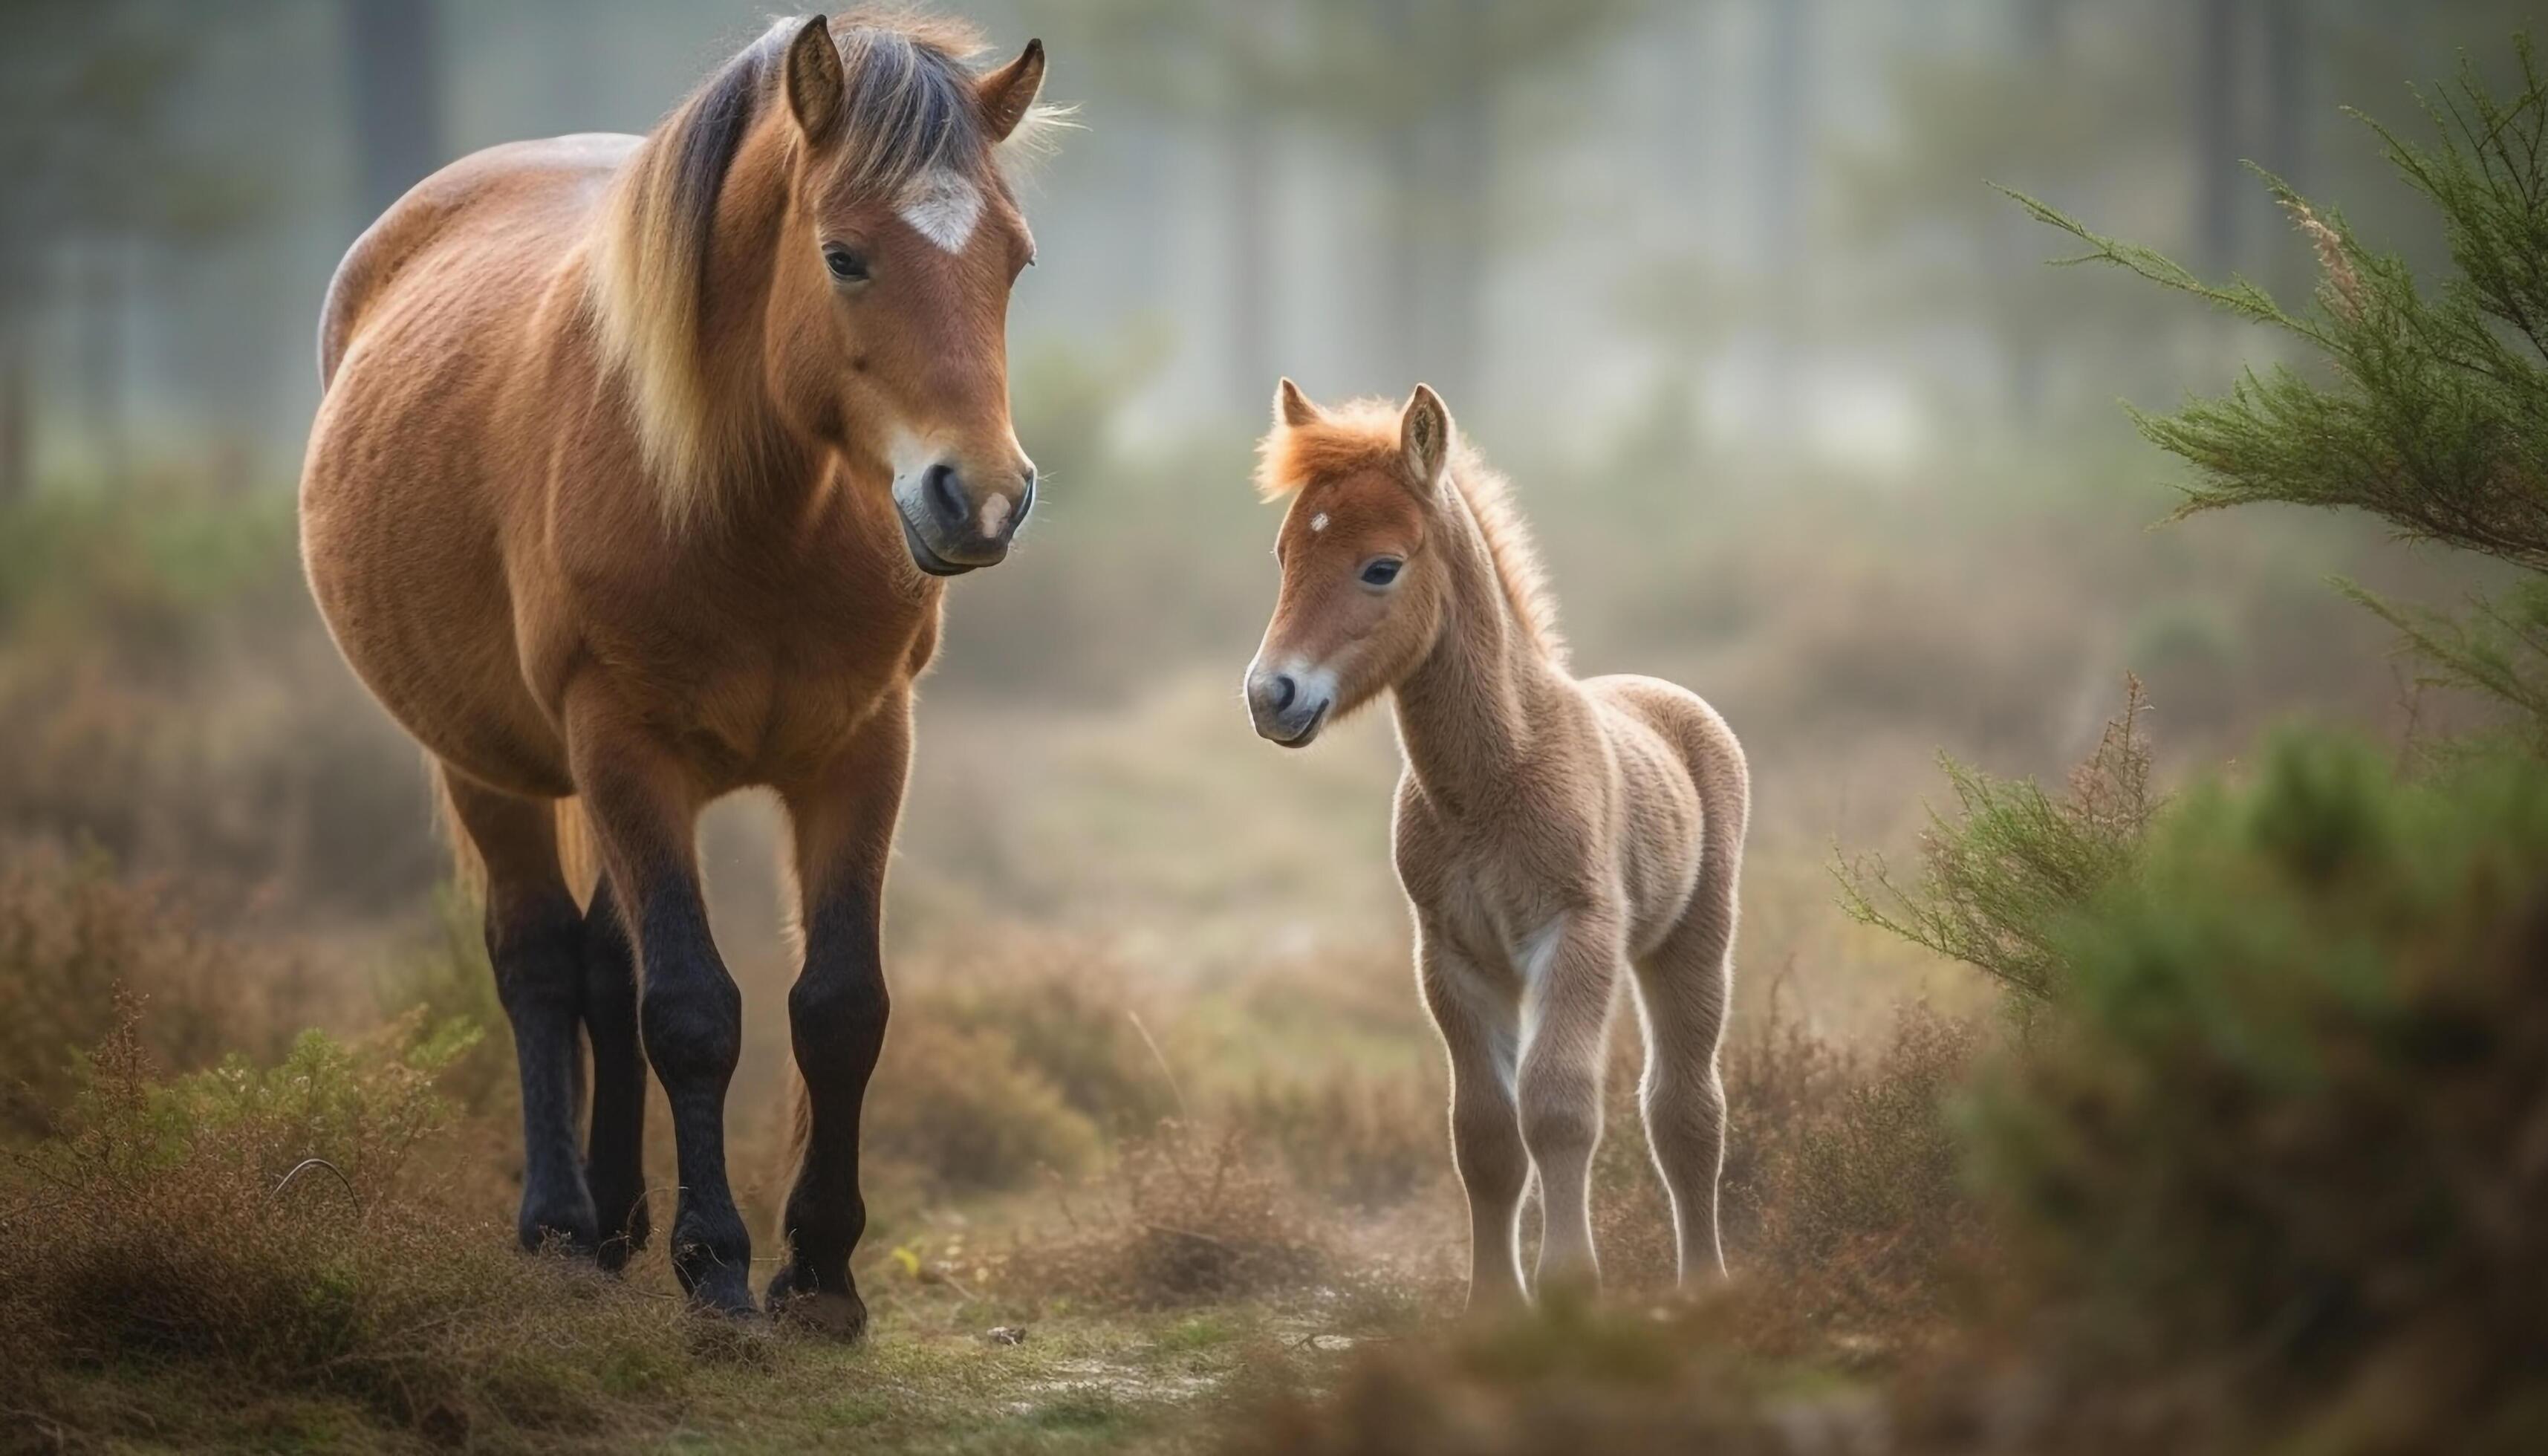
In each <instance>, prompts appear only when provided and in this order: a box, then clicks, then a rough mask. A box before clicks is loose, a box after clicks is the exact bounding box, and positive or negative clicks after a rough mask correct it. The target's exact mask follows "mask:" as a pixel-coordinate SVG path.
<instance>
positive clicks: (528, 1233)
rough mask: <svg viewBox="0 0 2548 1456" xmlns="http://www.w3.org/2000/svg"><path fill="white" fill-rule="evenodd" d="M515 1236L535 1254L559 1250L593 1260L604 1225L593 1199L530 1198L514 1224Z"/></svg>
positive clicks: (525, 1199)
mask: <svg viewBox="0 0 2548 1456" xmlns="http://www.w3.org/2000/svg"><path fill="white" fill-rule="evenodd" d="M513 1235H514V1236H515V1237H516V1238H519V1239H520V1240H521V1242H522V1247H523V1248H524V1249H526V1250H528V1251H529V1252H531V1253H539V1252H541V1251H542V1250H544V1249H559V1250H562V1251H564V1252H566V1253H571V1254H574V1255H576V1256H577V1257H579V1258H587V1259H589V1258H592V1255H593V1251H594V1250H595V1249H597V1248H598V1247H600V1245H601V1221H600V1220H599V1219H597V1218H595V1217H594V1216H593V1212H592V1199H591V1198H584V1199H575V1198H571V1197H570V1198H542V1199H537V1200H534V1199H532V1198H529V1197H527V1196H526V1197H524V1198H523V1200H522V1211H521V1214H520V1215H519V1216H518V1217H517V1218H515V1219H514V1221H513Z"/></svg>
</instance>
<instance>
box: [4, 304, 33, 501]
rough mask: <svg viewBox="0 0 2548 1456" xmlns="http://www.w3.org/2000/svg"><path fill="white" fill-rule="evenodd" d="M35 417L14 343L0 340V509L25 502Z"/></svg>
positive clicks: (22, 364) (9, 340)
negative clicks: (29, 403)
mask: <svg viewBox="0 0 2548 1456" xmlns="http://www.w3.org/2000/svg"><path fill="white" fill-rule="evenodd" d="M34 424H35V414H34V411H33V410H32V409H29V408H28V403H27V369H26V365H25V364H24V363H23V362H22V361H21V360H20V359H19V358H18V346H17V341H16V340H15V339H14V338H9V337H5V336H0V509H5V508H7V507H8V506H10V505H12V504H14V503H16V502H17V501H20V500H25V499H27V493H28V491H29V489H30V487H31V486H32V484H33V482H32V481H31V480H30V479H29V478H30V477H31V476H32V475H33V474H34V457H35V439H34V434H35V430H34Z"/></svg>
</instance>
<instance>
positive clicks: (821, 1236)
mask: <svg viewBox="0 0 2548 1456" xmlns="http://www.w3.org/2000/svg"><path fill="white" fill-rule="evenodd" d="M887 1012H888V1001H887V997H886V993H885V984H884V967H883V965H882V963H881V961H880V959H879V957H878V950H877V927H876V908H875V903H874V899H873V897H872V894H871V893H869V892H867V891H866V890H865V889H864V888H854V889H844V890H843V891H841V892H839V893H836V894H833V895H830V896H827V897H826V898H825V900H824V901H823V902H822V903H821V904H820V905H819V906H818V907H817V909H816V912H815V914H814V916H813V918H812V923H811V924H810V925H809V926H808V928H807V935H806V957H805V969H804V972H803V973H802V974H801V975H800V976H799V977H798V978H797V981H796V984H795V986H794V988H793V989H791V990H790V991H789V992H788V995H787V1014H788V1023H789V1029H790V1034H791V1037H792V1039H793V1041H794V1043H795V1049H796V1065H797V1067H798V1069H799V1070H800V1071H801V1072H802V1074H803V1076H804V1081H805V1087H804V1098H805V1101H804V1105H803V1107H802V1109H801V1110H800V1115H801V1116H802V1117H803V1119H804V1122H803V1125H802V1127H801V1129H800V1133H801V1136H802V1138H803V1161H802V1163H801V1164H800V1165H799V1167H798V1169H797V1174H796V1184H795V1187H794V1188H793V1190H791V1191H790V1192H789V1194H788V1196H787V1211H786V1223H785V1229H786V1238H787V1261H786V1263H785V1264H784V1265H783V1266H782V1267H781V1268H780V1269H779V1271H778V1274H777V1276H776V1277H775V1278H774V1279H773V1280H772V1281H771V1285H770V1307H771V1310H772V1312H773V1313H780V1312H782V1311H783V1312H785V1313H788V1314H790V1315H793V1316H796V1317H798V1318H802V1319H807V1320H809V1321H811V1322H813V1323H815V1324H817V1325H819V1326H821V1327H823V1328H826V1329H829V1330H832V1331H833V1332H836V1333H840V1334H846V1335H851V1336H856V1335H858V1334H859V1333H861V1332H862V1331H863V1330H864V1329H865V1325H866V1307H865V1303H864V1302H862V1301H861V1300H860V1298H859V1292H858V1286H857V1284H856V1282H855V1281H853V1280H852V1278H851V1277H850V1254H851V1252H852V1251H853V1250H854V1249H856V1248H857V1247H858V1242H859V1239H860V1237H861V1236H862V1235H863V1234H865V1231H866V1202H865V1198H864V1197H863V1196H862V1195H861V1194H860V1192H859V1118H860V1110H861V1108H862V1106H863V1105H864V1103H865V1098H866V1088H867V1079H868V1077H869V1076H870V1075H871V1074H872V1073H873V1072H874V1070H875V1063H876V1057H877V1055H878V1053H879V1052H880V1051H881V1050H882V1049H883V1047H884V1029H885V1019H886V1016H887Z"/></svg>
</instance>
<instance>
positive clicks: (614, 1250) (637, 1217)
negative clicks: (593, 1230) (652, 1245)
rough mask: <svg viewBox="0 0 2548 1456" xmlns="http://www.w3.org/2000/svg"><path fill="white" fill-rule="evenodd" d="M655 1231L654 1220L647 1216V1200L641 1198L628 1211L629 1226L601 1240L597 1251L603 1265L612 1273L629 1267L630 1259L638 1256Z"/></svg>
mask: <svg viewBox="0 0 2548 1456" xmlns="http://www.w3.org/2000/svg"><path fill="white" fill-rule="evenodd" d="M654 1231H655V1230H654V1225H653V1222H652V1221H651V1220H649V1219H648V1218H647V1217H646V1201H645V1200H644V1199H643V1198H640V1199H639V1200H638V1201H637V1203H636V1206H635V1207H633V1208H631V1209H630V1210H629V1211H628V1225H627V1227H626V1228H625V1229H622V1230H620V1231H619V1232H617V1233H613V1234H612V1235H610V1236H609V1237H608V1238H605V1239H603V1240H601V1247H600V1249H599V1250H598V1253H597V1258H598V1261H599V1262H600V1264H601V1267H602V1268H603V1269H604V1270H606V1271H608V1272H610V1273H612V1274H616V1273H618V1272H619V1271H620V1270H622V1269H625V1268H627V1267H628V1261H629V1260H630V1259H633V1258H635V1257H637V1253H638V1250H640V1249H643V1248H644V1247H645V1246H646V1239H647V1236H648V1235H649V1234H651V1233H653V1232H654Z"/></svg>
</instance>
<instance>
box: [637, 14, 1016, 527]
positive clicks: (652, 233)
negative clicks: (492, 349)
mask: <svg viewBox="0 0 2548 1456" xmlns="http://www.w3.org/2000/svg"><path fill="white" fill-rule="evenodd" d="M802 25H803V22H802V21H801V20H782V21H779V22H777V23H776V24H774V25H773V26H772V27H771V28H770V29H769V30H768V31H766V32H764V33H763V34H762V35H761V37H760V38H759V39H758V40H756V41H754V42H753V43H752V44H751V45H750V46H745V47H744V48H743V49H742V50H741V51H739V52H738V53H736V54H735V55H734V57H733V58H731V59H730V60H728V61H727V62H726V63H725V64H724V65H722V66H720V67H719V68H718V69H717V71H716V73H715V74H714V75H712V76H710V77H709V78H708V79H707V80H706V81H705V82H704V83H702V84H701V85H700V86H699V88H698V89H697V90H695V91H693V92H692V93H690V95H689V96H688V98H686V99H685V100H684V101H683V103H682V104H681V105H680V106H679V107H677V108H676V109H675V110H674V112H673V113H672V115H671V116H669V117H667V118H666V119H665V120H664V122H663V123H662V124H660V125H659V126H657V127H656V129H655V130H654V131H653V132H652V133H650V134H649V135H648V136H647V137H646V140H645V142H644V144H643V145H642V146H641V147H640V148H639V150H638V153H637V155H636V156H635V157H634V158H633V159H632V160H631V161H630V163H629V166H628V170H627V171H626V173H625V174H624V175H623V176H622V177H621V179H620V182H619V184H618V187H617V189H616V191H615V193H614V195H613V197H612V200H611V203H610V205H609V206H608V207H607V208H606V209H605V210H604V213H603V215H602V217H601V219H600V220H599V222H598V225H597V230H596V233H595V237H594V248H593V263H592V304H593V306H594V312H595V314H596V315H597V317H598V321H599V323H600V326H601V335H602V339H603V342H604V345H605V347H606V349H607V351H608V352H609V354H610V356H611V358H612V360H613V362H614V363H615V364H616V365H617V367H618V368H619V369H620V370H621V371H622V372H623V373H624V374H625V376H626V377H627V378H628V380H629V385H630V389H631V393H632V397H633V401H634V404H635V407H636V413H637V417H638V429H639V434H640V437H641V441H642V443H643V445H644V449H645V455H646V459H647V463H648V465H649V467H650V469H651V470H652V471H653V473H654V475H655V477H656V480H657V483H658V485H659V487H660V488H661V490H662V492H663V494H664V497H665V501H666V504H667V506H668V508H669V510H670V512H671V514H672V515H673V517H674V518H675V519H676V520H677V521H680V520H683V519H686V518H687V517H689V516H691V515H692V514H694V513H695V512H696V511H697V510H698V509H699V508H700V507H701V506H702V504H704V503H705V502H703V501H702V500H700V496H701V494H702V492H703V491H704V489H705V483H706V482H707V481H709V480H711V479H713V478H714V477H715V475H716V474H717V472H718V467H719V465H720V463H721V457H722V456H723V455H724V453H725V452H726V448H727V447H728V446H729V444H730V443H731V442H730V441H728V440H727V439H726V438H725V437H724V432H723V431H721V430H720V427H719V425H718V422H717V420H716V417H715V411H714V403H715V402H714V401H713V399H712V398H711V391H710V388H709V383H708V379H707V376H706V372H705V360H703V359H702V358H701V345H700V340H699V327H700V319H701V318H702V317H703V316H704V313H705V306H704V298H703V296H704V293H705V290H706V288H707V286H708V283H709V270H708V264H709V255H710V251H711V247H712V241H713V237H714V233H715V229H716V217H717V205H718V199H719V198H720V197H721V196H722V194H723V192H724V189H725V182H726V178H727V175H728V174H729V173H730V172H731V171H732V170H733V167H734V162H735V158H736V157H737V156H738V155H740V154H741V152H742V150H743V144H744V141H745V138H746V137H749V136H750V135H751V133H752V131H753V129H754V128H755V127H756V126H759V125H761V124H762V123H763V122H764V121H765V120H767V119H769V118H771V117H772V116H774V115H775V114H778V113H779V112H782V111H783V103H782V102H781V101H780V100H779V89H780V83H779V80H778V77H779V74H780V72H781V69H782V58H783V57H784V56H785V54H786V50H787V46H788V44H789V42H790V41H791V40H793V38H794V37H795V35H796V33H797V31H798V30H799V28H800V27H801V26H802ZM831 32H832V39H833V42H834V44H835V45H836V46H839V47H840V51H841V63H842V73H843V79H844V86H843V96H842V100H843V105H842V108H841V116H840V118H839V120H838V121H837V122H836V123H835V124H834V125H835V126H836V127H837V128H838V129H839V130H838V132H837V133H836V134H835V135H834V136H833V137H827V138H824V139H825V141H826V143H827V145H831V146H837V147H838V148H840V161H839V162H838V164H837V165H838V166H839V168H840V170H839V172H838V173H837V174H836V185H840V186H846V187H848V188H850V189H852V190H853V191H856V192H860V193H865V194H866V195H869V196H876V197H882V198H886V199H894V198H899V197H901V196H903V195H904V194H906V193H907V192H909V191H911V190H912V189H914V188H915V187H917V186H920V185H922V184H923V182H924V180H925V179H928V178H930V177H932V176H934V175H937V174H941V173H954V174H956V175H958V176H963V177H968V178H972V177H981V178H983V179H984V180H985V181H987V180H988V175H987V174H988V173H990V172H991V171H992V169H993V167H994V160H993V156H992V148H991V146H990V145H989V141H988V138H987V137H985V136H984V134H983V128H982V123H981V118H980V114H979V112H978V110H977V108H976V105H975V102H974V91H973V86H974V80H973V73H972V71H971V69H970V67H969V66H968V65H967V64H966V60H967V58H968V57H970V56H972V55H973V54H975V53H977V52H978V51H979V49H980V43H979V40H978V37H977V36H976V35H975V34H974V32H972V30H971V29H970V28H968V27H966V26H963V25H961V24H960V23H957V22H953V21H949V20H945V19H943V18H936V17H920V16H913V15H905V14H899V13H895V12H889V11H862V12H858V13H855V14H852V15H849V16H846V17H843V18H842V19H840V20H837V21H835V22H833V24H832V27H831Z"/></svg>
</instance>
